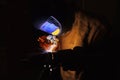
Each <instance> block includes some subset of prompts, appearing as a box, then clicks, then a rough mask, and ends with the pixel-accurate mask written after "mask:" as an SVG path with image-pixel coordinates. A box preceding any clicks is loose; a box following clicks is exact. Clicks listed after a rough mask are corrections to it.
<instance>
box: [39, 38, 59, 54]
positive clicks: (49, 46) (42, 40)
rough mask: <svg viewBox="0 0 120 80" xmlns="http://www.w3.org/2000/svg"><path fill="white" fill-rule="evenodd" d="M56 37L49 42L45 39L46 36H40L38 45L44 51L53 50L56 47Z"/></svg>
mask: <svg viewBox="0 0 120 80" xmlns="http://www.w3.org/2000/svg"><path fill="white" fill-rule="evenodd" d="M58 41H59V40H58V39H57V38H56V40H55V41H54V42H51V41H50V40H48V39H47V36H41V37H39V38H38V42H39V46H40V47H41V48H42V49H43V50H45V51H46V52H55V51H56V50H57V49H58Z"/></svg>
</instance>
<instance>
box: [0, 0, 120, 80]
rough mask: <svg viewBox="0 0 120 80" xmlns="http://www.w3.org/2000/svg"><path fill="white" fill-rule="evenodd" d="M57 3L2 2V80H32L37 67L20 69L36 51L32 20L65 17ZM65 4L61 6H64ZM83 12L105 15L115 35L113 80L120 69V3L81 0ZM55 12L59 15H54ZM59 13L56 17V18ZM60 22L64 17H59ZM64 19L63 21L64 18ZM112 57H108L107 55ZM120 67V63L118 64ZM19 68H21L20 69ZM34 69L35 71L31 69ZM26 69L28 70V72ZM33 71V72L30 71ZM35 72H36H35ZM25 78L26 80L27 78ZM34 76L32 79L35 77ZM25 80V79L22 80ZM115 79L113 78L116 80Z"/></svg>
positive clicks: (0, 69) (33, 0) (104, 0)
mask: <svg viewBox="0 0 120 80" xmlns="http://www.w3.org/2000/svg"><path fill="white" fill-rule="evenodd" d="M53 3H54V2H51V1H50V0H43V1H42V0H32V1H30V0H20V1H17V0H9V1H7V0H1V1H0V20H1V21H0V36H1V38H0V65H1V66H0V73H1V75H0V76H1V80H2V79H3V80H5V79H7V78H10V79H16V78H17V80H18V79H19V78H18V77H20V76H21V79H22V80H24V79H26V80H30V79H31V80H32V78H31V76H32V74H33V72H34V70H33V69H34V66H33V67H31V66H32V65H29V66H30V67H26V66H21V65H22V64H21V63H19V62H20V59H21V57H24V56H26V54H28V53H29V52H32V51H34V48H35V43H34V41H33V38H34V37H33V36H34V27H33V21H35V20H36V19H39V17H41V16H42V15H43V16H46V15H47V16H49V15H55V16H57V15H59V16H60V15H62V16H63V15H65V14H64V12H63V13H62V9H64V6H61V7H59V8H58V9H57V8H55V7H54V6H53ZM61 4H62V3H61ZM79 5H80V6H83V7H82V8H83V10H85V11H88V12H91V13H95V14H97V15H99V16H104V17H105V19H107V20H108V22H109V24H110V25H111V32H112V34H111V36H112V38H111V39H112V43H111V44H112V46H114V47H113V48H112V49H113V50H112V55H113V56H111V57H110V58H111V59H112V60H111V61H112V62H110V63H111V66H110V68H109V70H110V71H109V72H110V73H111V75H110V77H111V79H112V77H113V73H116V72H117V71H115V70H116V69H117V67H114V68H115V70H113V65H114V66H115V65H116V64H114V63H117V57H114V56H115V55H117V53H118V52H116V49H117V45H118V41H119V40H120V39H119V35H120V34H119V24H118V1H117V0H84V3H83V4H82V2H81V1H80V4H79ZM55 12H56V13H55ZM56 14H57V15H56ZM60 19H61V16H60ZM63 19H64V18H63ZM108 56H109V55H108ZM113 58H115V59H113ZM117 64H118V63H117ZM18 65H19V66H18ZM31 68H32V69H31ZM26 69H27V70H26ZM30 70H31V71H30ZM32 70H33V71H32ZM24 77H25V78H24ZM32 77H33V76H32ZM23 78H24V79H23ZM115 78H116V77H114V80H115Z"/></svg>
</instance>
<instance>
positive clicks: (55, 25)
mask: <svg viewBox="0 0 120 80" xmlns="http://www.w3.org/2000/svg"><path fill="white" fill-rule="evenodd" d="M37 29H39V30H41V31H44V32H46V33H48V34H51V35H54V36H58V35H59V34H60V33H61V31H62V26H61V24H60V22H59V21H58V20H57V19H56V18H55V17H53V16H50V17H48V18H47V19H43V21H40V22H38V23H37Z"/></svg>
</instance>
